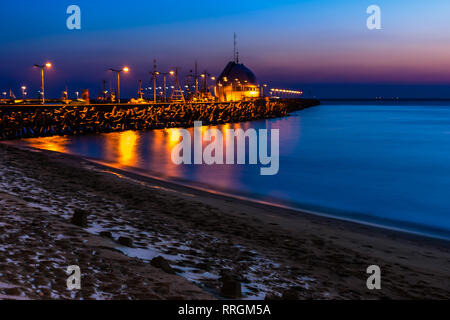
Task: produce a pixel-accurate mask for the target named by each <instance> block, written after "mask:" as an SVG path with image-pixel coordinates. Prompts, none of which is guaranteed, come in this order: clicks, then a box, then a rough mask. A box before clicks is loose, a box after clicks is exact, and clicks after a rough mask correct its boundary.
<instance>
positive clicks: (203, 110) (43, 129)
mask: <svg viewBox="0 0 450 320" xmlns="http://www.w3.org/2000/svg"><path fill="white" fill-rule="evenodd" d="M318 104H319V101H317V100H308V99H285V100H271V101H266V100H257V101H245V102H229V103H185V104H176V103H172V104H150V105H148V104H145V105H82V106H4V107H1V109H0V139H3V140H6V139H21V138H36V137H47V136H53V135H83V134H92V133H105V132H115V131H124V130H152V129H163V128H175V127H191V126H193V124H194V121H202V122H203V124H205V125H216V124H223V123H234V122H243V121H251V120H258V119H270V118H278V117H285V116H288V115H289V113H291V112H294V111H297V110H302V109H304V108H307V107H311V106H315V105H318Z"/></svg>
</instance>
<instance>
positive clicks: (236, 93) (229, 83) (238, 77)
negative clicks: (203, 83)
mask: <svg viewBox="0 0 450 320" xmlns="http://www.w3.org/2000/svg"><path fill="white" fill-rule="evenodd" d="M214 93H215V96H216V97H217V99H218V100H219V101H220V102H228V101H245V100H251V99H255V98H258V97H259V96H260V87H259V85H258V83H257V81H256V77H255V75H254V74H253V72H252V71H251V70H250V69H248V68H247V67H246V66H244V65H243V64H242V63H239V58H237V59H236V61H231V62H229V63H228V64H227V66H226V67H225V69H224V70H223V71H222V73H221V74H220V76H219V77H218V78H217V82H216V87H215V89H214Z"/></svg>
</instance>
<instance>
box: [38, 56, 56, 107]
mask: <svg viewBox="0 0 450 320" xmlns="http://www.w3.org/2000/svg"><path fill="white" fill-rule="evenodd" d="M34 66H35V67H36V68H39V69H41V80H42V104H45V85H44V70H45V68H47V69H50V68H51V67H52V64H51V63H50V62H47V63H46V64H44V65H39V64H35V65H34Z"/></svg>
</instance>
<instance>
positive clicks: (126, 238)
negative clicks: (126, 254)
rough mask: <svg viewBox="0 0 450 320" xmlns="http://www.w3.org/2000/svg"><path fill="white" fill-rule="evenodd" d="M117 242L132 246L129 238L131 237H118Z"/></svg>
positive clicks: (131, 240)
mask: <svg viewBox="0 0 450 320" xmlns="http://www.w3.org/2000/svg"><path fill="white" fill-rule="evenodd" d="M118 242H119V243H120V244H121V245H123V246H125V247H129V248H132V247H133V239H131V238H128V237H120V238H119V240H118Z"/></svg>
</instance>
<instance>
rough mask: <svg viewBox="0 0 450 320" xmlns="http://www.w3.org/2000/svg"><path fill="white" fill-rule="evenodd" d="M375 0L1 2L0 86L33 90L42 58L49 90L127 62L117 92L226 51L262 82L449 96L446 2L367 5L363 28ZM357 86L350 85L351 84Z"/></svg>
mask: <svg viewBox="0 0 450 320" xmlns="http://www.w3.org/2000/svg"><path fill="white" fill-rule="evenodd" d="M373 3H374V2H373V1H365V0H349V1H331V0H326V1H317V0H316V1H313V0H303V1H301V0H297V1H295V0H279V1H269V0H258V1H255V0H245V1H242V0H241V1H237V0H229V1H211V0H210V1H205V0H200V1H199V0H192V1H178V0H174V1H158V2H155V1H151V0H146V1H144V0H129V1H113V0H110V1H105V0H96V1H87V0H75V1H70V2H69V1H64V0H41V1H32V0H25V1H22V2H17V1H11V0H4V1H2V5H1V8H0V10H1V11H0V42H1V50H0V61H1V63H0V91H5V90H7V89H8V88H9V87H12V88H13V89H14V91H15V92H16V94H17V95H18V93H19V91H20V90H19V88H20V87H21V86H22V85H26V86H27V87H29V91H30V94H35V93H36V91H37V90H38V89H39V86H40V83H39V73H38V72H37V71H36V70H34V69H33V68H32V66H33V64H35V63H43V62H45V61H50V62H52V63H53V65H54V68H53V69H52V70H51V71H49V72H48V74H47V77H46V79H47V89H48V93H49V94H50V95H53V96H56V97H57V96H59V95H60V93H61V91H62V90H63V89H64V87H65V85H66V84H67V85H68V87H69V91H70V92H71V93H72V95H73V92H74V91H77V90H78V91H81V90H82V89H84V88H89V89H90V90H91V95H93V96H95V95H96V94H97V91H98V90H99V88H100V86H101V83H102V80H103V79H105V80H108V81H110V80H111V81H112V84H113V85H115V79H114V78H113V76H112V74H110V73H108V72H107V71H106V70H107V69H108V68H110V67H121V66H125V65H126V66H129V67H130V70H131V72H130V74H128V75H124V76H123V81H122V85H123V89H122V91H123V95H126V96H131V95H134V93H135V92H136V90H137V81H138V80H139V79H142V80H143V81H144V82H145V83H148V82H149V80H150V76H149V74H148V72H149V71H150V70H151V69H152V65H153V62H152V61H153V59H154V58H157V59H158V65H159V69H160V71H168V70H170V69H172V68H173V67H175V66H179V67H181V70H182V71H181V72H182V73H187V72H188V71H189V70H190V69H192V68H193V65H194V61H195V60H196V59H197V60H198V63H199V67H200V69H201V70H204V69H206V70H208V71H209V72H210V73H212V74H214V75H217V74H218V73H220V72H221V71H222V69H223V67H224V66H225V64H226V63H227V62H228V61H229V60H231V59H232V56H233V33H234V32H237V33H238V37H239V50H240V56H241V61H242V62H243V63H245V64H246V65H247V66H248V67H249V68H251V69H252V70H253V71H254V72H255V74H256V76H257V78H258V79H259V80H260V82H264V83H269V84H270V85H272V86H274V87H283V88H291V89H302V90H303V91H305V92H309V91H312V94H314V95H316V96H319V97H376V96H389V97H390V96H400V97H450V90H449V89H447V88H450V58H449V57H450V33H449V32H448V30H450V19H448V12H450V1H446V0H429V1H401V0H380V1H376V4H378V5H379V6H380V7H381V9H382V30H376V31H370V30H368V29H367V28H366V18H367V14H366V8H367V7H368V6H369V5H371V4H373ZM71 4H76V5H78V6H80V8H81V13H82V29H81V30H79V31H70V30H68V29H67V27H66V19H67V17H68V15H67V14H66V9H67V7H68V6H69V5H71ZM355 84H356V85H355Z"/></svg>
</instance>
